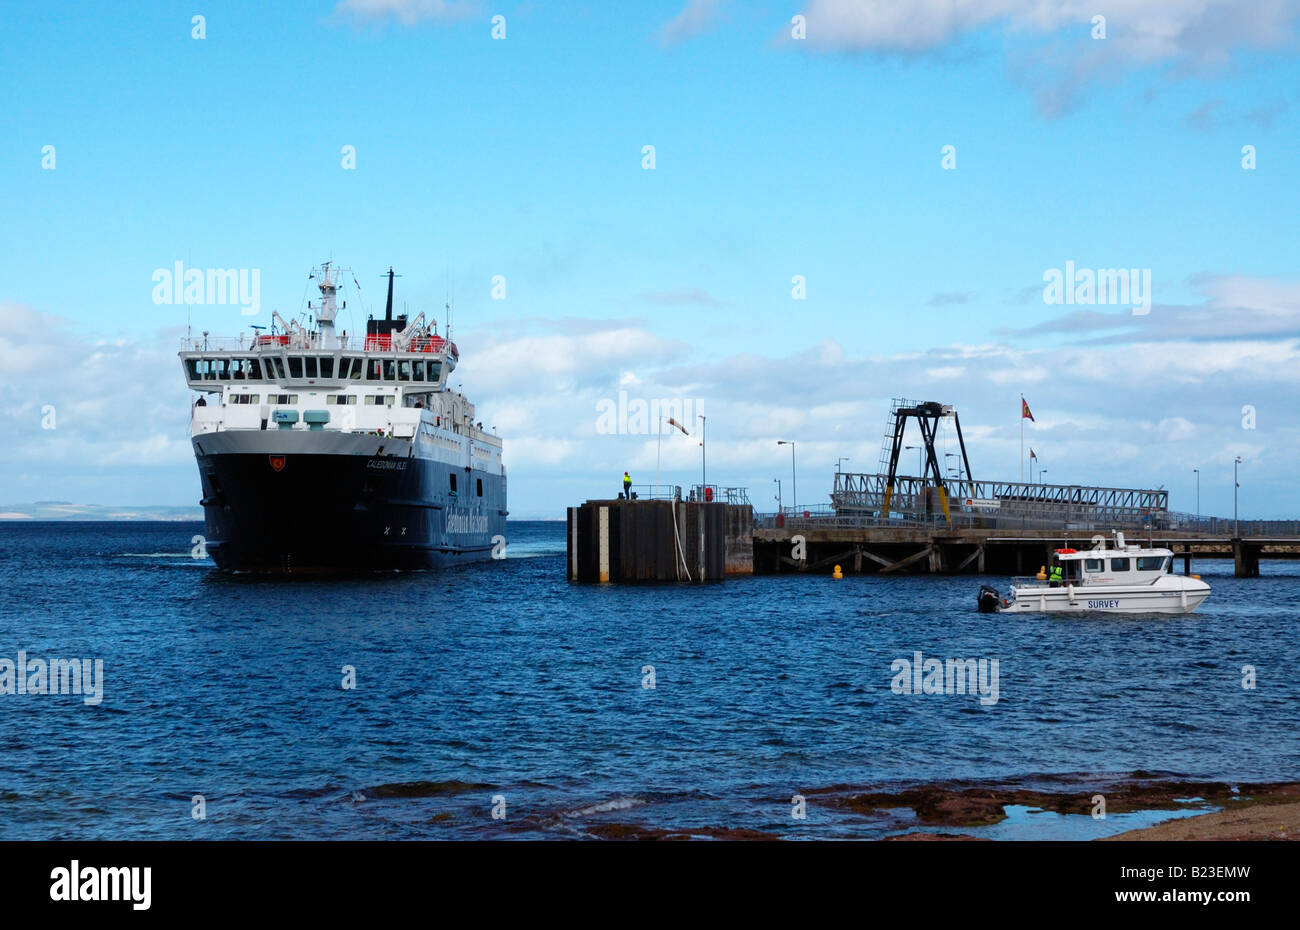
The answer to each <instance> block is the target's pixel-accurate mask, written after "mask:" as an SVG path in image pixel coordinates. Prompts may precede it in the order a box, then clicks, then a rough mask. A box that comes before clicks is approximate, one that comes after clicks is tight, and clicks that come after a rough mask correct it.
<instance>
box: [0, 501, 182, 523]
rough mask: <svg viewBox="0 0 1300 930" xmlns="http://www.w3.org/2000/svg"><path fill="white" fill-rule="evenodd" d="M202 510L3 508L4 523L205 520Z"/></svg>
mask: <svg viewBox="0 0 1300 930" xmlns="http://www.w3.org/2000/svg"><path fill="white" fill-rule="evenodd" d="M202 519H203V508H201V507H112V506H108V505H105V504H73V503H71V502H69V501H36V502H35V503H31V504H0V520H202Z"/></svg>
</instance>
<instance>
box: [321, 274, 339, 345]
mask: <svg viewBox="0 0 1300 930" xmlns="http://www.w3.org/2000/svg"><path fill="white" fill-rule="evenodd" d="M330 264H331V263H330V262H325V263H324V265H323V266H322V267H321V280H320V284H319V285H318V287H319V288H320V306H319V307H318V308H317V309H316V323H317V325H318V326H320V345H321V348H323V349H337V348H338V345H339V342H338V337H337V336H336V335H335V334H334V318H335V317H336V316H338V312H339V311H338V303H337V301H336V299H335V295H336V294H337V293H338V276H337V275H336V274H335V270H334V269H333V268H331V267H330Z"/></svg>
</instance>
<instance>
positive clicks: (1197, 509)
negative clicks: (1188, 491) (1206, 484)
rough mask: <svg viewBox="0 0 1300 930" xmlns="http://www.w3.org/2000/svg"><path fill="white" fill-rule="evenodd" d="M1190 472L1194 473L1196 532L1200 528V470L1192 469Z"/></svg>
mask: <svg viewBox="0 0 1300 930" xmlns="http://www.w3.org/2000/svg"><path fill="white" fill-rule="evenodd" d="M1192 471H1194V472H1195V473H1196V528H1197V530H1200V528H1201V470H1200V469H1199V468H1193V469H1192Z"/></svg>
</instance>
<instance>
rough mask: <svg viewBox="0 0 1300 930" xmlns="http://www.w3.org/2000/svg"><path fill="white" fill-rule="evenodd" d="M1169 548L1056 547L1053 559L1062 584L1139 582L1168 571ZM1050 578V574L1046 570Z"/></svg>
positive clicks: (1170, 558) (1170, 556)
mask: <svg viewBox="0 0 1300 930" xmlns="http://www.w3.org/2000/svg"><path fill="white" fill-rule="evenodd" d="M1173 557H1174V553H1173V550H1171V549H1144V548H1142V547H1140V546H1125V547H1122V548H1116V549H1085V550H1082V551H1080V550H1077V549H1057V550H1056V552H1054V553H1053V554H1052V562H1053V563H1054V565H1057V566H1059V567H1060V569H1061V584H1063V585H1070V584H1073V585H1089V584H1125V583H1127V584H1142V583H1144V582H1149V581H1153V580H1155V579H1156V578H1159V577H1160V576H1161V575H1164V574H1167V573H1168V572H1169V569H1170V565H1171V564H1172V562H1173ZM1048 578H1049V580H1050V579H1051V578H1052V573H1051V572H1050V571H1049V572H1048Z"/></svg>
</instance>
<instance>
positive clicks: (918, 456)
mask: <svg viewBox="0 0 1300 930" xmlns="http://www.w3.org/2000/svg"><path fill="white" fill-rule="evenodd" d="M903 448H904V449H915V450H916V477H917V478H921V479H924V478H925V472H924V471H923V470H922V469H924V468H925V466H924V465H923V464H921V453H922V452H924V451H925V447H924V446H903Z"/></svg>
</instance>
